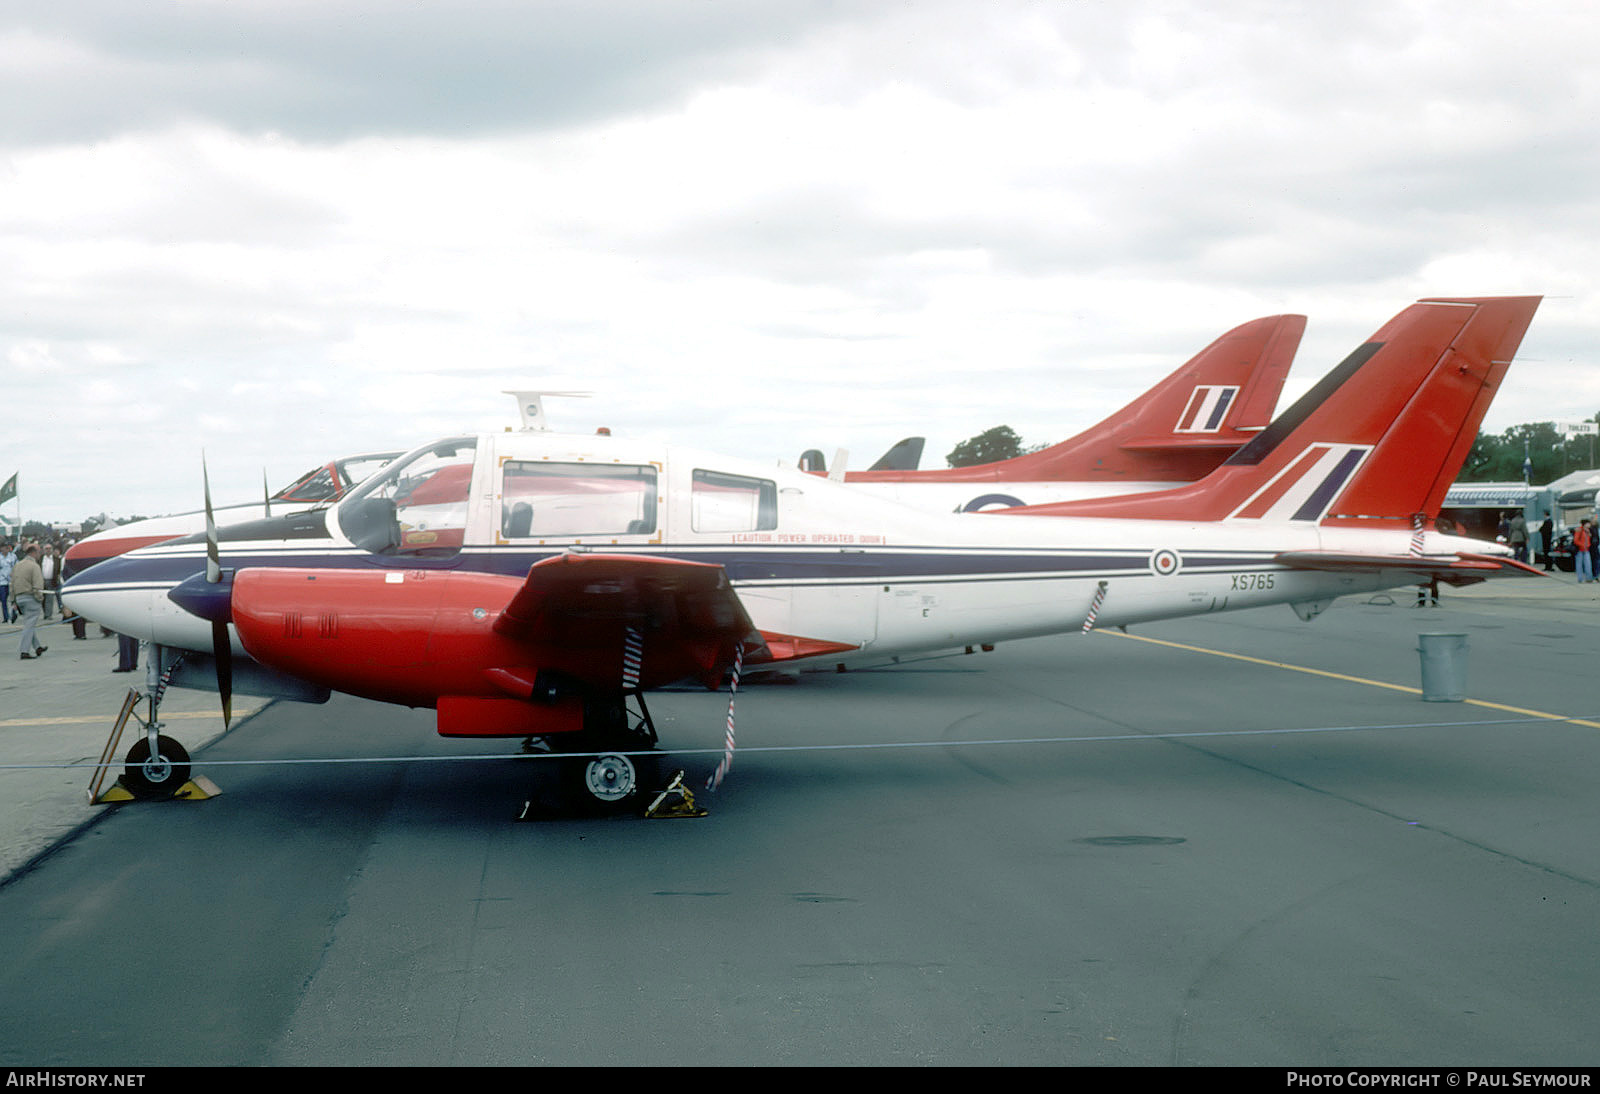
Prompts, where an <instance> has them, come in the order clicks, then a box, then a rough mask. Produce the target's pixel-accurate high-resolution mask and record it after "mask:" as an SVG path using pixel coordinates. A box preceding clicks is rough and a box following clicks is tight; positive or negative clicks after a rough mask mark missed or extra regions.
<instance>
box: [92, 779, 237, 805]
mask: <svg viewBox="0 0 1600 1094" xmlns="http://www.w3.org/2000/svg"><path fill="white" fill-rule="evenodd" d="M220 793H222V788H221V787H219V786H218V785H217V784H216V783H214V782H212V781H211V780H210V779H208V778H206V777H205V776H204V775H196V776H195V777H194V778H192V779H190V780H189V781H188V782H186V783H184V784H183V785H182V786H180V787H178V789H177V791H176V792H174V793H173V795H172V796H171V797H170V798H141V797H139V796H138V795H136V794H134V793H133V792H132V791H131V790H129V789H128V788H127V787H126V786H123V785H122V780H121V779H118V780H117V781H116V782H114V783H112V784H111V785H110V786H108V787H106V789H105V790H104V791H103V792H102V793H101V795H100V796H99V797H98V798H95V799H94V801H92V802H90V803H89V804H90V805H120V804H121V803H123V802H137V801H187V802H203V801H205V800H206V799H208V798H214V797H216V796H217V795H218V794H220Z"/></svg>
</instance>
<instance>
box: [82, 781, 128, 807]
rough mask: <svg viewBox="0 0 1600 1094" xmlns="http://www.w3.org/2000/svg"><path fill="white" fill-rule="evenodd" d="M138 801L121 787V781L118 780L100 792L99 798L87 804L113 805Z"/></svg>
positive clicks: (125, 788)
mask: <svg viewBox="0 0 1600 1094" xmlns="http://www.w3.org/2000/svg"><path fill="white" fill-rule="evenodd" d="M138 800H139V799H138V798H136V797H134V796H133V793H132V792H131V791H130V790H129V789H128V788H127V787H125V786H123V785H122V780H121V779H118V780H117V781H116V782H114V783H112V784H111V785H110V786H108V787H106V788H105V789H104V790H102V791H101V792H100V796H99V797H97V798H94V799H92V800H91V801H90V802H89V804H90V805H115V804H118V803H120V802H134V801H138Z"/></svg>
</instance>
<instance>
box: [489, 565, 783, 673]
mask: <svg viewBox="0 0 1600 1094" xmlns="http://www.w3.org/2000/svg"><path fill="white" fill-rule="evenodd" d="M630 630H631V631H634V632H636V633H637V634H638V635H639V638H640V642H641V646H642V650H643V659H644V662H645V664H646V665H647V666H650V665H654V666H655V667H656V669H657V671H655V672H649V673H648V675H650V676H652V677H657V679H656V680H655V682H665V681H664V680H661V679H659V675H660V670H661V669H662V668H664V667H665V666H666V665H673V666H677V667H681V668H683V669H685V670H686V671H684V672H680V673H678V676H679V677H681V676H685V675H702V676H704V675H708V674H711V673H714V672H719V671H720V668H721V666H722V665H723V664H725V663H727V662H729V661H731V659H732V650H733V647H734V645H735V644H736V643H742V644H743V645H744V650H745V653H744V656H745V659H746V660H767V659H770V656H771V654H770V651H768V650H767V647H766V643H765V641H764V639H763V637H762V635H761V632H760V631H758V630H757V629H756V627H755V625H754V624H753V623H751V621H750V617H749V615H748V614H747V613H746V612H745V609H744V605H743V604H741V603H740V602H739V597H738V596H737V594H735V593H734V591H733V588H732V586H731V585H729V584H728V575H727V574H726V573H725V572H724V571H723V569H722V567H721V566H716V565H711V564H707V563H701V562H687V561H683V560H679V559H668V558H658V557H654V556H648V555H612V554H592V553H578V552H568V553H566V554H562V555H557V556H555V557H553V558H548V559H545V560H543V561H541V562H539V563H536V564H535V565H534V566H533V567H532V568H531V569H530V570H529V571H528V576H527V579H526V580H524V581H523V583H522V587H521V588H520V589H518V590H517V592H516V595H514V596H513V597H512V598H511V601H510V603H508V604H507V605H506V606H505V608H504V610H502V611H501V613H500V616H499V618H498V619H497V620H496V621H495V624H494V631H495V633H496V634H499V635H501V636H502V637H504V638H507V639H510V640H512V641H515V642H518V643H528V644H532V645H537V646H544V647H549V648H552V649H562V650H564V651H566V652H567V653H570V654H577V655H578V656H576V657H570V658H569V657H563V658H562V660H563V661H565V662H566V663H567V664H568V665H569V666H570V665H575V664H581V663H582V661H583V660H584V658H583V657H582V651H584V650H608V649H616V648H618V647H620V646H621V645H622V643H623V641H624V639H625V636H626V633H627V632H628V631H630ZM602 664H603V669H602V671H603V672H604V673H605V674H606V675H607V676H608V677H611V678H614V677H615V675H616V669H615V667H614V666H613V665H610V664H604V663H603V662H602ZM688 670H694V671H688ZM569 671H570V670H569ZM667 671H668V672H671V671H673V670H672V669H667ZM648 683H649V682H648V681H647V686H648Z"/></svg>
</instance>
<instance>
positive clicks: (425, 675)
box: [63, 297, 1538, 801]
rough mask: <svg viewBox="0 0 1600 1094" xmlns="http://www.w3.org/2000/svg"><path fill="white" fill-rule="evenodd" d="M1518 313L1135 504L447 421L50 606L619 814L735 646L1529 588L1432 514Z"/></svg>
mask: <svg viewBox="0 0 1600 1094" xmlns="http://www.w3.org/2000/svg"><path fill="white" fill-rule="evenodd" d="M1537 305H1538V298H1536V297H1512V298H1484V299H1451V300H1425V301H1421V302H1419V303H1417V304H1415V305H1413V306H1411V307H1409V308H1407V309H1406V310H1405V311H1403V312H1402V313H1401V314H1400V315H1399V316H1397V317H1396V318H1395V319H1394V320H1392V321H1391V322H1389V323H1388V324H1386V325H1385V326H1384V327H1383V328H1382V329H1381V330H1379V331H1378V332H1377V334H1375V335H1374V336H1373V338H1372V340H1371V341H1369V342H1367V343H1366V344H1365V345H1363V346H1361V347H1360V348H1359V349H1358V350H1356V351H1355V352H1354V353H1353V354H1351V355H1350V357H1349V358H1347V359H1346V360H1345V362H1344V363H1343V364H1341V365H1339V366H1338V367H1337V368H1335V369H1334V370H1333V372H1331V373H1330V374H1329V375H1328V377H1327V378H1326V379H1324V380H1323V381H1321V382H1320V383H1319V384H1318V385H1317V386H1316V387H1315V388H1314V389H1313V390H1312V391H1310V392H1309V393H1308V394H1307V395H1306V396H1305V397H1304V398H1303V399H1301V400H1300V401H1299V402H1297V403H1296V404H1295V405H1294V406H1293V407H1292V408H1290V409H1289V410H1288V411H1287V412H1286V413H1284V414H1283V415H1281V416H1280V417H1279V418H1278V419H1277V420H1276V421H1274V422H1273V423H1272V424H1271V425H1270V426H1269V427H1268V428H1267V429H1265V430H1263V431H1262V432H1261V433H1260V434H1259V435H1258V436H1256V438H1255V439H1254V440H1252V441H1251V442H1250V443H1249V444H1247V445H1245V446H1244V447H1243V448H1242V449H1240V450H1239V451H1238V452H1237V453H1235V454H1234V455H1233V456H1232V457H1230V458H1229V459H1228V461H1227V462H1226V463H1225V464H1223V466H1222V467H1220V468H1218V470H1217V471H1216V472H1214V473H1213V474H1212V475H1210V476H1208V477H1207V478H1205V479H1203V480H1201V481H1200V482H1198V483H1195V484H1193V485H1190V486H1186V487H1181V488H1177V489H1174V490H1170V491H1163V492H1160V493H1155V494H1143V495H1135V496H1132V497H1126V498H1121V499H1103V500H1098V501H1088V502H1076V503H1065V504H1063V505H1058V506H1049V507H1044V508H1035V509H1012V510H1007V511H1005V512H1002V513H996V514H937V513H927V512H922V511H919V510H913V509H910V508H907V507H903V506H899V505H895V504H893V503H889V502H886V501H884V500H883V499H881V498H875V497H870V496H868V495H866V494H864V493H863V492H861V491H860V490H858V489H856V488H855V487H852V486H848V485H844V484H840V483H834V482H829V481H828V480H826V479H819V478H817V477H816V476H813V475H809V474H806V473H804V472H801V471H790V470H784V469H771V468H767V467H763V466H758V465H752V464H749V463H745V462H742V461H738V460H729V459H724V458H722V457H718V456H711V455H707V454H704V453H699V452H693V451H689V450H685V449H678V448H665V447H657V446H654V445H649V444H645V443H642V442H635V441H630V440H627V439H623V438H610V437H602V436H571V435H562V434H557V433H550V432H540V431H532V430H524V431H522V432H514V433H513V432H507V433H499V434H484V435H478V436H459V437H450V438H446V439H444V440H440V441H434V442H432V443H430V444H426V445H424V446H422V447H421V448H418V449H416V450H414V451H412V452H410V453H408V454H407V455H405V456H403V457H401V458H400V459H398V460H396V461H395V462H394V463H393V464H391V465H390V466H389V467H388V469H387V470H386V471H385V472H383V473H382V474H380V475H378V476H375V477H374V478H372V479H369V480H368V481H367V482H366V483H364V484H362V485H361V486H360V487H358V488H357V489H356V490H354V491H352V492H351V493H350V495H349V496H347V497H346V498H345V499H344V500H343V501H341V502H340V503H339V504H338V505H337V506H336V507H334V508H331V509H325V510H318V511H314V512H312V513H307V514H303V515H301V516H299V517H293V518H288V519H284V520H271V521H259V522H255V523H252V524H248V525H243V526H235V527H232V528H228V529H224V530H223V532H222V533H221V535H220V544H219V545H218V546H219V547H220V552H219V553H220V563H221V565H220V566H215V567H207V568H206V569H208V570H209V571H210V572H206V570H203V569H202V567H205V566H206V552H207V543H206V542H204V540H205V538H206V537H204V536H195V537H190V538H188V539H186V540H181V541H176V542H172V543H167V544H162V545H158V546H154V547H148V548H144V549H142V550H138V551H133V552H130V553H129V554H126V555H123V556H121V557H119V558H116V559H112V560H110V561H107V562H105V563H102V564H101V565H99V566H96V567H95V568H94V569H92V570H89V571H86V572H85V573H83V574H81V575H80V576H78V577H76V578H74V579H73V580H72V581H71V582H70V583H69V584H68V585H67V587H66V589H65V590H64V593H63V595H64V597H65V599H66V602H67V604H68V605H69V606H70V607H71V608H72V609H73V610H74V611H77V612H81V613H83V614H84V615H85V616H87V617H88V618H90V619H93V620H96V621H98V622H101V623H103V624H105V625H107V626H109V627H112V628H114V629H116V630H118V631H121V632H123V633H127V634H132V635H136V636H138V637H140V638H143V639H146V640H148V641H150V642H151V643H154V644H156V645H157V646H160V647H165V651H164V652H162V651H158V652H160V656H159V657H157V658H155V664H156V667H157V668H158V669H173V671H174V672H175V675H174V676H173V683H176V684H180V685H183V684H190V685H203V684H204V683H206V682H207V680H208V679H209V678H210V677H211V674H212V673H213V672H215V673H216V674H217V676H218V677H219V678H220V679H219V686H220V687H221V688H222V689H223V690H224V692H225V693H226V692H227V691H228V690H229V689H231V688H233V687H237V688H238V689H239V690H240V691H243V692H249V693H252V694H266V695H274V694H276V695H284V696H288V697H293V698H299V699H312V700H316V699H319V698H326V696H327V694H328V693H329V691H330V690H337V691H342V692H348V693H351V694H354V695H359V696H364V697H367V698H370V699H377V700H382V701H386V702H393V703H402V704H406V705H409V706H420V707H433V708H435V709H436V710H437V712H438V713H437V725H438V731H439V733H441V734H442V735H444V736H447V737H529V736H536V737H543V738H545V739H546V740H547V741H548V742H550V744H551V747H552V748H553V749H555V750H557V751H567V752H572V753H575V754H582V755H583V756H590V755H592V756H593V758H590V759H584V760H580V761H577V764H576V766H577V767H578V769H579V771H580V772H581V783H582V785H583V786H584V787H586V788H587V790H588V791H589V792H590V793H592V794H593V795H594V797H595V798H596V799H597V800H600V801H617V800H622V799H625V798H626V797H627V796H628V795H629V794H630V793H631V792H632V791H633V790H634V789H635V787H636V785H637V774H636V771H635V767H634V763H633V760H632V759H631V758H630V757H629V756H628V755H627V753H637V752H639V751H641V750H646V749H648V748H649V747H651V745H652V744H653V742H654V739H655V733H654V728H653V726H652V725H651V723H650V720H649V713H648V711H647V710H645V709H644V707H643V702H642V700H643V695H642V692H644V691H645V690H648V689H650V688H654V687H658V686H661V685H664V684H667V683H670V682H674V681H679V680H683V679H685V678H692V679H698V680H700V681H703V682H704V683H705V684H706V685H708V686H713V687H714V686H717V685H718V684H719V683H720V681H721V680H722V679H723V678H724V677H725V675H726V674H727V673H728V672H729V669H730V666H733V665H734V664H736V663H737V662H738V661H739V660H741V659H742V662H743V664H745V665H758V664H771V663H783V662H795V663H804V662H808V661H809V662H819V661H820V662H822V663H825V664H828V665H833V664H836V663H842V664H846V665H848V664H850V663H852V662H856V661H863V660H869V659H870V660H881V659H883V658H885V657H887V656H889V655H894V654H903V653H911V652H916V651H930V650H938V649H949V648H960V647H963V646H976V645H980V644H989V643H995V642H1001V641H1005V640H1007V639H1015V638H1028V637H1033V636H1038V635H1048V634H1058V633H1070V632H1075V631H1084V630H1087V629H1089V626H1090V625H1091V624H1092V623H1093V622H1095V620H1096V619H1098V623H1099V624H1100V625H1102V626H1104V625H1127V624H1132V623H1140V622H1145V621H1149V620H1156V619H1166V618H1171V617H1176V616H1185V615H1196V614H1202V613H1207V612H1217V611H1224V610H1230V609H1235V608H1249V607H1257V606H1260V605H1264V604H1271V603H1280V602H1281V603H1287V604H1290V605H1292V606H1294V607H1295V609H1296V611H1297V612H1299V613H1300V614H1301V615H1302V617H1304V618H1311V617H1312V616H1313V615H1315V614H1316V612H1317V611H1319V610H1320V609H1321V608H1322V607H1323V606H1325V605H1326V604H1327V603H1328V602H1330V601H1331V600H1332V599H1333V598H1334V597H1337V596H1340V595H1344V594H1349V593H1364V592H1369V591H1373V590H1377V589H1382V588H1388V587H1393V586H1397V585H1404V584H1411V583H1414V582H1417V581H1419V580H1424V579H1428V578H1438V579H1440V580H1443V581H1446V582H1450V583H1455V584H1462V583H1467V582H1474V581H1479V580H1482V579H1484V578H1486V577H1493V576H1501V575H1511V574H1530V575H1537V573H1538V571H1535V570H1533V569H1532V568H1530V567H1527V566H1524V565H1521V564H1519V563H1516V562H1514V561H1512V559H1511V558H1510V557H1509V552H1508V551H1507V550H1506V549H1505V548H1503V547H1498V546H1496V545H1494V544H1487V543H1482V542H1478V541H1475V540H1470V539H1463V538H1460V537H1456V536H1451V535H1444V534H1441V533H1439V532H1437V531H1435V530H1433V529H1432V528H1431V527H1430V522H1431V520H1432V518H1433V517H1434V516H1435V515H1436V514H1437V512H1438V508H1439V505H1440V503H1441V500H1442V499H1443V497H1444V492H1445V489H1446V488H1447V487H1448V486H1449V484H1450V482H1451V480H1452V479H1453V478H1454V476H1455V473H1456V471H1457V470H1458V469H1459V467H1460V465H1461V462H1462V460H1463V459H1464V458H1465V456H1466V453H1467V451H1468V448H1469V447H1470V445H1471V444H1472V441H1473V438H1474V436H1475V434H1476V431H1477V426H1478V423H1479V422H1480V421H1481V420H1482V417H1483V414H1484V412H1485V411H1486V409H1487V408H1488V405H1489V402H1490V400H1491V398H1492V397H1493V395H1494V392H1495V390H1496V388H1497V387H1498V385H1499V383H1500V379H1501V377H1502V376H1503V375H1504V373H1505V371H1506V368H1507V366H1508V364H1509V362H1510V360H1511V358H1512V356H1513V355H1514V354H1515V352H1516V349H1517V346H1518V345H1519V343H1520V342H1521V339H1522V336H1523V334H1524V332H1525V331H1526V329H1527V326H1528V324H1529V322H1530V321H1531V319H1532V316H1533V313H1534V310H1535V308H1536V307H1537ZM213 650H215V653H208V651H213ZM213 658H215V660H216V664H215V665H212V664H211V661H212V659H213ZM180 661H181V663H179V662H180ZM232 662H237V664H236V665H234V664H232ZM175 666H176V667H175ZM186 673H187V675H185V674H186ZM629 702H635V705H636V706H637V708H638V712H637V713H636V714H635V713H630V711H629V709H628V703H629ZM155 724H156V723H155V719H154V718H153V717H152V719H151V723H150V728H149V729H148V736H149V738H150V739H149V740H148V741H143V742H140V745H139V746H136V750H137V752H136V754H130V757H129V761H128V762H129V768H128V774H127V781H129V782H131V783H133V784H134V785H135V786H136V787H137V786H138V784H139V781H140V780H141V779H142V780H143V781H144V785H145V790H146V791H147V792H151V793H155V792H159V791H161V790H162V789H163V788H164V787H165V788H166V789H168V790H170V789H171V787H173V786H176V785H177V784H179V783H181V781H182V778H186V777H187V766H186V762H184V761H186V759H187V757H181V751H182V750H181V748H180V747H179V746H177V745H176V743H175V742H171V741H168V740H167V739H166V738H164V737H159V738H158V736H157V734H156V730H155ZM148 756H155V757H157V760H156V761H147V757H148ZM163 757H164V758H165V759H166V760H171V761H176V764H175V766H168V767H162V766H159V762H158V761H160V760H161V758H163ZM152 772H153V774H152ZM180 776H181V777H180Z"/></svg>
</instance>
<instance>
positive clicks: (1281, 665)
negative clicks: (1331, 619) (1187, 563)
mask: <svg viewBox="0 0 1600 1094" xmlns="http://www.w3.org/2000/svg"><path fill="white" fill-rule="evenodd" d="M1094 633H1096V634H1109V635H1111V636H1113V637H1115V638H1131V639H1133V640H1134V641H1135V642H1149V643H1150V644H1151V645H1153V646H1167V647H1169V648H1171V649H1175V650H1187V651H1189V652H1190V653H1208V654H1210V655H1211V656H1213V657H1226V658H1228V659H1229V660H1233V661H1245V662H1248V663H1249V664H1252V665H1265V666H1267V667H1268V668H1274V669H1284V670H1286V671H1288V672H1303V673H1307V674H1308V675H1311V676H1326V677H1327V678H1329V679H1330V680H1344V681H1347V682H1349V683H1352V684H1366V685H1367V686H1368V687H1374V688H1388V689H1389V690H1390V691H1405V692H1410V693H1411V694H1412V695H1421V694H1422V689H1421V688H1413V687H1407V686H1406V685H1405V684H1391V683H1388V682H1387V681H1384V680H1369V679H1367V678H1366V677H1365V676H1350V675H1348V674H1347V673H1343V672H1329V671H1328V670H1327V669H1313V668H1308V667H1306V666H1305V665H1291V664H1289V663H1288V662H1287V661H1270V660H1268V659H1267V658H1265V657H1250V656H1248V655H1246V654H1242V653H1229V652H1227V651H1226V650H1213V649H1208V648H1207V647H1205V646H1190V645H1186V644H1185V643H1182V642H1169V641H1167V640H1166V639H1164V638H1150V637H1148V636H1147V635H1142V634H1128V633H1127V632H1125V631H1115V630H1108V631H1095V632H1094ZM1462 702H1464V703H1468V704H1470V705H1472V706H1475V707H1483V708H1485V709H1487V710H1500V711H1505V712H1506V713H1508V714H1522V715H1526V716H1527V717H1529V718H1547V719H1549V720H1550V721H1552V722H1571V723H1572V724H1573V725H1575V726H1587V727H1588V728H1589V729H1600V722H1590V721H1586V720H1585V719H1583V718H1570V717H1568V716H1567V715H1565V714H1551V713H1550V712H1548V711H1544V710H1529V709H1528V708H1527V707H1513V706H1507V705H1506V704H1505V703H1491V702H1489V701H1488V700H1486V699H1463V700H1462Z"/></svg>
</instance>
